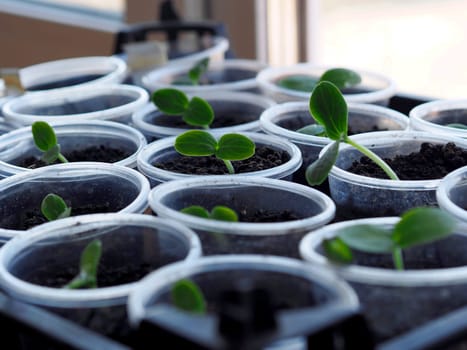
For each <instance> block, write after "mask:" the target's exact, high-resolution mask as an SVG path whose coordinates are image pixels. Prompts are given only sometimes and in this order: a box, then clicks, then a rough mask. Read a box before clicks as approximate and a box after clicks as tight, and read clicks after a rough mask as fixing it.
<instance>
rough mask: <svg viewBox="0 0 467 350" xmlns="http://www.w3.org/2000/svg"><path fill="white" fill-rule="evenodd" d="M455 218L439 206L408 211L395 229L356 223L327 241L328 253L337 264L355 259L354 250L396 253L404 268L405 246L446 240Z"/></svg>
mask: <svg viewBox="0 0 467 350" xmlns="http://www.w3.org/2000/svg"><path fill="white" fill-rule="evenodd" d="M454 228H455V220H454V219H453V218H452V217H451V215H449V214H448V213H446V212H444V211H442V210H441V209H438V208H430V207H419V208H413V209H410V210H408V211H406V212H405V213H404V214H403V215H402V216H401V219H400V220H399V222H398V223H397V224H396V225H395V226H394V227H393V228H392V229H385V228H382V227H379V226H375V225H356V226H352V227H349V228H345V229H342V230H341V231H340V232H339V233H338V234H337V235H336V237H335V238H332V239H328V240H325V241H324V242H323V248H324V251H325V254H326V256H327V257H328V258H329V259H330V260H332V261H335V262H337V263H344V264H348V263H350V262H352V260H353V256H352V249H355V250H358V251H362V252H365V253H376V254H392V259H393V262H394V267H395V268H396V269H397V270H403V269H404V261H403V256H402V249H405V248H410V247H414V246H417V245H422V244H425V243H429V242H433V241H436V240H439V239H442V238H444V237H446V236H448V235H449V234H451V233H452V232H453V230H454Z"/></svg>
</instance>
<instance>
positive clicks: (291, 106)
mask: <svg viewBox="0 0 467 350" xmlns="http://www.w3.org/2000/svg"><path fill="white" fill-rule="evenodd" d="M347 105H348V111H349V114H350V113H363V114H370V113H374V114H375V115H376V116H384V117H387V118H389V119H392V120H394V121H395V122H397V123H398V124H400V125H401V126H404V128H403V129H401V130H400V131H404V130H408V127H409V121H408V118H407V116H406V115H404V114H402V113H400V112H398V111H396V110H392V109H390V108H387V107H383V106H378V105H372V104H366V103H348V104H347ZM295 111H298V112H303V111H305V112H308V113H309V105H308V102H305V101H295V102H284V103H279V104H276V105H273V106H271V107H269V108H268V109H266V110H265V111H264V112H263V113H262V114H261V116H260V118H259V123H260V127H261V129H262V130H263V131H264V132H266V133H268V134H273V135H278V136H283V137H286V138H287V139H289V140H291V141H292V142H294V143H295V142H296V143H300V144H306V145H315V146H318V147H324V146H326V145H328V144H329V143H330V141H329V139H328V138H326V137H319V136H314V135H307V134H303V133H300V132H297V131H292V130H289V129H286V128H283V127H281V126H279V125H277V122H278V121H279V120H280V118H281V117H282V116H283V115H284V114H285V113H290V112H295ZM312 119H313V118H312V117H311V115H310V120H312ZM378 132H381V131H378Z"/></svg>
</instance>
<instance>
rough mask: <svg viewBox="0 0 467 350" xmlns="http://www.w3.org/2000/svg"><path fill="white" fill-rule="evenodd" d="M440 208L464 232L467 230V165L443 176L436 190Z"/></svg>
mask: <svg viewBox="0 0 467 350" xmlns="http://www.w3.org/2000/svg"><path fill="white" fill-rule="evenodd" d="M436 199H437V200H438V204H439V206H440V208H441V209H444V210H446V211H447V212H449V213H450V214H452V215H453V216H454V217H455V218H456V219H457V220H458V221H459V225H460V227H461V229H462V230H464V232H467V166H465V167H462V168H459V169H457V170H454V171H453V172H451V173H449V174H448V175H447V176H445V177H444V178H443V179H442V180H441V182H440V184H439V186H438V189H437V190H436Z"/></svg>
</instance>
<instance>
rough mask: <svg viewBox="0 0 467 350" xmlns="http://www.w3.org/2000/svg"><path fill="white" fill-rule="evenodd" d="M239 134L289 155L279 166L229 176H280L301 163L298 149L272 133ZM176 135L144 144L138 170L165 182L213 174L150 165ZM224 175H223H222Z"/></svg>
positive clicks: (216, 134) (283, 175)
mask: <svg viewBox="0 0 467 350" xmlns="http://www.w3.org/2000/svg"><path fill="white" fill-rule="evenodd" d="M212 134H213V136H214V137H220V136H221V135H222V134H219V133H215V132H213V133H212ZM239 134H241V135H245V136H248V137H250V138H251V139H252V140H253V141H254V142H262V143H267V144H271V145H273V146H274V147H277V148H280V149H282V150H285V151H286V152H287V153H288V154H289V155H290V159H289V160H288V161H287V162H286V163H284V164H281V165H279V166H276V167H273V168H270V169H265V170H258V171H252V172H249V173H238V174H233V175H231V176H238V177H242V176H263V177H269V178H280V177H285V176H287V175H290V174H292V173H293V172H294V171H296V170H297V169H298V168H299V167H300V166H301V164H302V154H301V151H300V149H299V148H298V147H297V146H296V145H294V144H293V143H292V142H290V141H288V140H286V139H283V138H280V137H278V136H274V135H267V134H261V133H255V132H239ZM175 139H176V136H171V137H166V138H163V139H160V140H156V141H154V142H151V143H149V144H148V145H147V146H145V147H144V148H143V149H142V150H141V152H140V153H139V154H138V157H137V166H138V170H139V171H140V172H141V173H143V174H145V175H146V176H148V177H149V178H151V179H152V180H155V181H160V182H165V181H169V180H177V179H184V178H189V177H193V176H202V177H210V176H215V175H195V174H182V173H176V172H172V171H168V170H163V169H159V168H156V167H155V166H153V165H151V163H150V159H151V158H152V156H153V155H154V154H156V153H158V152H164V151H167V150H171V149H173V145H174V142H175ZM224 176H225V175H224Z"/></svg>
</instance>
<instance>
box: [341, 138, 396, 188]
mask: <svg viewBox="0 0 467 350" xmlns="http://www.w3.org/2000/svg"><path fill="white" fill-rule="evenodd" d="M343 141H344V142H346V143H348V144H349V145H351V146H353V147H355V148H356V149H357V150H359V151H360V152H362V153H363V154H364V155H366V156H367V157H368V158H370V159H371V160H372V161H373V162H375V163H376V164H377V165H378V166H379V167H380V168H381V169H383V171H384V172H385V173H386V175H387V176H389V178H390V179H391V180H399V178H398V177H397V175H396V173H395V172H394V170H392V169H391V167H390V166H389V165H388V164H387V163H386V162H385V161H384V160H382V159H381V158H380V157H379V156H378V155H377V154H376V153H373V152H372V151H370V150H369V149H368V148H366V147H364V146H362V145H359V144H358V143H356V142H355V141H353V140H352V139H351V138H349V137H348V136H345V137H344V140H343Z"/></svg>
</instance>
